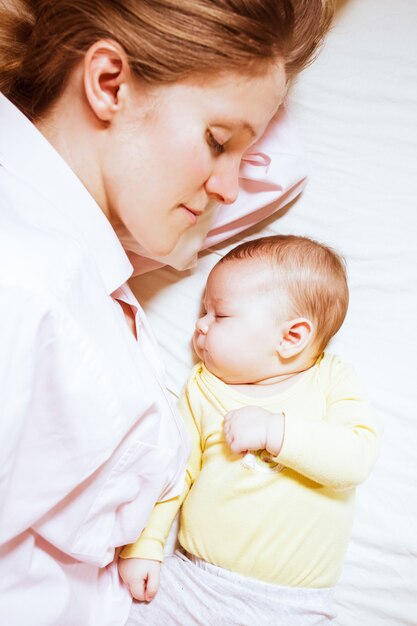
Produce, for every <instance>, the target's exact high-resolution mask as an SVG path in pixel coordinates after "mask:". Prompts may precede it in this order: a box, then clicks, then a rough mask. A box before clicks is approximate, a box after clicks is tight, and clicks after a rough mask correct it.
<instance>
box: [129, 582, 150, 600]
mask: <svg viewBox="0 0 417 626" xmlns="http://www.w3.org/2000/svg"><path fill="white" fill-rule="evenodd" d="M128 586H129V591H130V593H131V594H132V597H133V598H135V600H139V601H140V602H146V581H145V580H135V581H133V582H131V583H129V585H128Z"/></svg>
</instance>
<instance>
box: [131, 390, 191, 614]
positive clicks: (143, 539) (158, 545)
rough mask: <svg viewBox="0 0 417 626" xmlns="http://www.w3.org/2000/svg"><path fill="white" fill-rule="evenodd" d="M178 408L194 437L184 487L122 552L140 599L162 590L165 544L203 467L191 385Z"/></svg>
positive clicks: (160, 506)
mask: <svg viewBox="0 0 417 626" xmlns="http://www.w3.org/2000/svg"><path fill="white" fill-rule="evenodd" d="M178 408H179V411H180V413H181V416H182V418H183V419H184V421H185V422H186V426H187V430H188V433H189V435H190V437H191V456H190V459H189V462H188V465H187V468H186V475H185V487H184V490H183V492H182V494H181V495H180V496H177V497H176V498H171V499H170V500H165V501H163V502H158V503H157V504H156V505H155V507H154V509H153V511H152V513H151V515H150V517H149V520H148V524H147V526H146V528H144V530H143V531H142V534H141V535H140V537H139V539H138V540H137V541H136V542H135V543H132V544H130V545H128V546H125V547H124V548H123V550H122V552H121V553H120V559H119V573H120V576H121V578H122V580H123V582H124V583H125V584H126V586H127V587H128V589H129V590H130V592H131V594H132V596H133V597H134V598H136V600H140V601H146V602H149V601H150V600H152V599H153V598H154V596H155V594H156V592H157V591H158V587H159V577H160V570H161V564H162V561H163V560H164V547H165V543H166V540H167V537H168V534H169V531H170V528H171V526H172V523H173V521H174V519H175V516H176V514H177V513H178V511H179V509H180V507H181V505H182V503H183V501H184V500H185V498H186V497H187V494H188V492H189V490H190V488H191V485H192V484H193V482H194V481H195V479H196V476H197V474H198V472H199V471H200V467H201V454H202V451H201V438H200V431H199V426H198V423H197V422H198V420H196V419H195V414H194V412H193V409H192V406H191V399H190V389H189V388H188V386H187V388H186V389H185V390H184V391H183V392H182V393H181V396H180V398H179V404H178Z"/></svg>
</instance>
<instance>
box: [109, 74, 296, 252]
mask: <svg viewBox="0 0 417 626" xmlns="http://www.w3.org/2000/svg"><path fill="white" fill-rule="evenodd" d="M284 93H285V72H284V70H283V68H282V67H281V66H275V67H274V68H272V69H271V70H270V71H269V72H268V73H267V74H263V75H261V76H259V77H254V78H248V77H242V76H240V75H238V74H234V73H225V74H223V75H221V76H217V77H216V78H210V79H207V80H205V81H203V79H202V80H201V81H197V80H196V79H194V80H193V81H191V80H188V81H184V82H180V83H175V84H173V85H169V86H164V87H158V88H157V89H153V90H152V92H151V93H144V92H143V90H139V89H138V92H137V93H135V95H134V96H132V97H131V98H130V99H129V100H127V104H126V106H125V107H124V108H123V111H122V114H120V115H119V116H118V118H117V119H116V120H115V121H114V122H113V123H112V127H111V129H110V130H109V132H108V134H107V137H108V139H109V141H107V147H106V149H105V150H103V154H102V156H101V159H102V160H101V172H102V177H103V186H104V192H105V196H106V201H107V205H108V209H109V210H108V213H109V217H110V220H111V221H112V222H113V223H120V222H121V223H122V224H123V225H124V226H125V227H126V228H127V229H128V231H129V232H130V233H131V235H132V236H133V237H134V239H135V240H137V241H138V242H139V244H140V245H141V246H143V247H144V248H145V249H146V250H147V251H148V252H149V253H150V254H153V255H165V254H169V253H170V252H171V251H172V250H173V248H174V247H175V245H176V243H177V242H178V240H179V238H180V236H181V235H182V234H183V233H184V231H186V230H187V229H189V228H192V227H193V226H194V225H195V224H196V222H197V220H198V219H199V216H200V215H202V214H203V213H204V211H205V210H206V208H207V205H208V203H209V201H210V200H216V201H217V202H221V203H224V204H229V203H232V202H234V200H235V199H236V197H237V192H238V173H239V166H240V161H241V159H242V156H243V154H244V152H245V151H246V150H247V149H248V148H249V146H250V145H251V144H252V143H254V142H255V141H256V140H257V139H258V138H259V137H260V136H261V135H262V133H263V132H264V130H265V128H266V126H267V124H268V122H269V121H270V120H271V118H272V117H273V116H274V114H275V113H276V111H277V109H278V107H279V105H280V104H281V102H282V99H283V97H284Z"/></svg>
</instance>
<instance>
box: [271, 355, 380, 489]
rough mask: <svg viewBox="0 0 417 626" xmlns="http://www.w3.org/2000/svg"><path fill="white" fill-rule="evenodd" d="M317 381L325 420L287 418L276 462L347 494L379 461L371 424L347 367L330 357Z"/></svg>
mask: <svg viewBox="0 0 417 626" xmlns="http://www.w3.org/2000/svg"><path fill="white" fill-rule="evenodd" d="M322 379H323V380H322V382H323V386H324V388H325V397H326V416H325V419H323V420H315V419H314V416H312V419H302V418H300V417H299V416H296V415H287V416H286V420H285V434H284V443H283V446H282V449H281V451H280V453H279V455H278V456H277V457H276V459H277V460H278V461H279V462H280V463H282V464H283V465H286V466H287V467H290V468H291V469H294V470H295V471H297V472H299V473H300V474H302V475H303V476H306V477H307V478H310V479H311V480H314V481H315V482H317V483H320V484H321V485H325V486H328V487H332V488H334V489H340V490H342V489H350V488H352V487H355V486H356V485H358V484H360V483H361V482H363V481H364V480H365V479H366V478H367V477H368V475H369V473H370V471H371V469H372V467H373V465H374V463H375V461H376V458H377V456H378V451H379V434H378V430H377V426H376V422H375V419H374V418H373V416H372V415H371V413H370V410H369V407H368V404H367V402H366V401H365V400H364V398H363V397H362V393H361V390H360V387H359V384H358V381H357V379H356V375H355V373H354V371H353V369H352V368H351V367H350V366H348V365H346V364H344V363H342V362H341V361H340V360H339V359H338V358H337V357H331V358H330V359H329V360H328V363H327V364H326V366H325V372H324V375H323V376H322Z"/></svg>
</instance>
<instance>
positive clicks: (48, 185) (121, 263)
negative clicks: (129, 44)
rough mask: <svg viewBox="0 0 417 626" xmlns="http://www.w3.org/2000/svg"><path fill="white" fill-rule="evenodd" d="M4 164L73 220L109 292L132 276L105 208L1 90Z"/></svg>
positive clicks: (0, 140) (0, 138) (0, 162)
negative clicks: (105, 213) (103, 209)
mask: <svg viewBox="0 0 417 626" xmlns="http://www.w3.org/2000/svg"><path fill="white" fill-rule="evenodd" d="M0 166H3V167H5V168H6V169H7V170H8V171H10V172H11V173H12V174H13V175H14V176H16V177H17V178H18V179H20V180H22V181H24V182H25V183H26V184H28V185H29V186H30V187H32V188H33V189H34V190H35V191H36V192H38V193H41V194H42V195H43V196H44V197H45V198H46V199H47V200H49V201H50V202H52V204H53V205H54V206H55V207H56V209H57V210H58V211H59V212H60V213H61V214H62V215H63V216H65V218H66V219H68V220H69V221H70V222H71V223H72V225H73V226H74V228H75V229H76V230H77V232H78V233H79V235H80V238H82V239H83V240H84V241H85V242H86V243H87V245H88V249H89V250H90V252H91V254H92V255H93V257H94V258H95V261H96V264H97V267H98V269H99V272H100V274H101V277H102V280H103V282H104V285H105V287H106V290H107V292H108V293H109V294H110V293H112V292H113V291H115V289H117V288H118V287H120V286H121V285H122V284H123V283H124V282H126V280H127V279H128V278H129V277H130V276H131V275H132V272H133V268H132V265H131V264H130V262H129V260H128V258H127V256H126V253H125V251H124V250H123V247H122V245H121V243H120V241H119V240H118V238H117V236H116V234H115V232H114V230H113V228H112V226H111V224H110V222H109V221H108V219H107V218H106V216H105V215H104V213H103V211H102V210H101V209H100V207H99V206H98V204H97V203H96V202H95V200H94V199H93V197H92V196H91V195H90V194H89V192H88V191H87V189H86V188H85V187H84V185H83V184H82V182H81V181H80V179H79V178H78V177H77V176H76V175H75V173H74V172H73V171H72V170H71V168H70V167H69V165H68V164H67V163H66V161H64V159H63V158H62V157H61V156H60V155H59V154H58V152H57V151H56V150H55V149H54V148H53V147H52V145H51V144H50V143H49V142H48V141H47V140H46V138H45V137H44V136H43V135H42V133H41V132H40V131H39V130H38V129H37V128H36V126H34V125H33V124H32V123H31V122H30V121H29V120H28V119H27V118H26V117H25V116H24V115H23V114H22V113H21V112H20V111H19V109H18V108H17V107H15V106H14V105H13V104H12V103H11V102H10V101H9V100H8V99H7V98H5V96H4V95H3V94H1V93H0ZM28 210H30V207H28Z"/></svg>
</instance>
